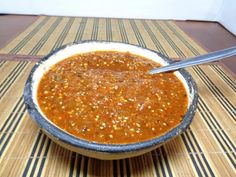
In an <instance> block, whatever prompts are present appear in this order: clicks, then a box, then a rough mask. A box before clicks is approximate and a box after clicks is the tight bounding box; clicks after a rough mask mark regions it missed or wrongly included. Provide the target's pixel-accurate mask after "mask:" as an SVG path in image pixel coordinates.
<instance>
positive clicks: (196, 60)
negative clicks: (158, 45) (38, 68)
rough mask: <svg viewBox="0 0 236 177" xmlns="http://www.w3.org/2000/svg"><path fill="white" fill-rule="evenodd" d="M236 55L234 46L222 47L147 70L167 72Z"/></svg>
mask: <svg viewBox="0 0 236 177" xmlns="http://www.w3.org/2000/svg"><path fill="white" fill-rule="evenodd" d="M234 55H236V46H234V47H231V48H227V49H223V50H218V51H216V52H211V53H208V54H205V55H199V56H196V57H193V58H189V59H186V60H182V61H179V62H175V63H172V64H170V65H166V66H162V67H159V68H154V69H152V70H150V71H149V73H150V74H156V73H161V72H167V71H173V70H177V69H180V68H185V67H189V66H194V65H199V64H204V63H208V62H212V61H218V60H221V59H224V58H227V57H231V56H234Z"/></svg>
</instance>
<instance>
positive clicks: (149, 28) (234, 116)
mask: <svg viewBox="0 0 236 177" xmlns="http://www.w3.org/2000/svg"><path fill="white" fill-rule="evenodd" d="M80 40H108V41H122V42H126V43H132V44H138V45H140V46H143V47H147V48H150V49H153V50H156V51H159V52H161V53H162V54H164V55H166V56H169V57H171V58H185V57H191V56H194V55H199V54H203V53H206V51H205V50H204V49H203V48H201V47H200V46H199V45H198V44H197V43H195V42H194V41H193V40H192V39H191V38H190V37H189V36H187V35H186V34H185V33H184V32H183V31H181V30H180V29H179V28H178V27H177V26H176V25H175V23H174V22H171V21H156V20H133V19H109V18H85V17H84V18H73V17H70V18H69V17H48V16H42V17H40V18H39V19H38V20H37V21H36V22H35V23H33V24H32V25H31V26H30V27H29V28H27V29H26V30H25V31H24V32H23V33H22V34H20V35H19V36H18V37H16V38H15V39H14V40H13V41H11V42H10V43H9V44H8V45H7V46H5V47H4V48H3V49H1V50H0V54H11V55H9V58H8V59H9V61H5V60H0V73H1V75H0V176H3V177H5V176H14V177H15V176H53V177H54V176H83V177H84V176H127V177H129V176H145V177H149V176H150V177H151V176H180V177H182V176H187V177H189V176H224V177H226V176H235V174H236V154H235V141H236V129H235V125H236V123H235V122H236V109H235V105H236V99H235V98H236V84H235V80H234V79H233V78H232V77H231V76H230V75H229V74H228V73H227V72H226V71H225V70H224V69H223V68H222V67H221V66H219V65H210V66H207V65H203V66H195V67H193V68H189V69H188V71H189V72H190V73H191V74H192V76H193V77H194V79H195V81H196V82H197V85H198V88H199V96H200V97H199V104H198V109H197V113H196V116H195V118H194V121H193V123H192V124H191V126H190V128H188V129H187V131H186V132H185V133H183V134H182V135H180V136H178V137H177V138H175V139H174V140H172V141H169V142H168V143H166V144H165V145H163V146H161V147H160V148H158V149H156V150H154V151H152V152H150V153H147V154H145V155H143V156H139V157H135V158H130V159H124V160H115V161H101V160H96V159H92V158H88V157H84V156H81V155H80V154H77V153H75V152H71V151H68V150H66V149H64V148H62V147H60V146H58V145H56V144H55V143H53V142H52V141H51V140H50V139H49V138H48V137H47V136H46V135H44V134H43V133H42V132H41V131H40V130H39V128H38V127H37V125H36V124H35V123H34V122H33V121H32V120H31V119H30V117H29V115H28V113H27V111H26V108H25V105H24V103H23V98H22V92H23V87H24V84H25V81H26V79H27V77H28V74H29V72H30V70H31V68H32V67H33V65H34V64H35V61H29V60H25V61H24V60H20V61H15V60H11V59H13V57H14V55H16V56H21V57H20V58H24V57H22V56H24V55H33V56H35V55H37V56H41V55H46V54H47V53H49V52H50V51H52V50H54V49H55V48H57V47H60V46H61V45H63V44H66V43H71V42H75V41H80ZM5 56H6V55H5ZM5 58H6V57H5ZM32 58H33V57H32ZM36 58H37V57H36Z"/></svg>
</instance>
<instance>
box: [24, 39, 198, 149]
mask: <svg viewBox="0 0 236 177" xmlns="http://www.w3.org/2000/svg"><path fill="white" fill-rule="evenodd" d="M84 43H107V44H110V43H113V44H124V45H132V46H134V47H137V48H141V49H144V50H149V51H151V52H154V53H155V54H156V55H158V56H159V57H161V58H162V59H163V60H164V61H165V62H166V63H167V64H170V63H172V62H174V61H173V60H171V59H169V58H167V57H165V56H164V55H162V54H160V53H158V52H156V51H155V50H151V49H148V48H145V47H141V46H138V45H134V44H129V43H123V42H112V41H103V40H96V41H93V40H84V41H79V42H74V43H70V44H66V45H63V46H62V47H59V48H57V49H55V50H54V51H52V52H50V53H49V54H48V55H46V56H45V57H43V58H42V59H41V60H40V61H38V62H37V63H36V64H35V65H34V67H33V68H32V70H31V72H30V74H29V76H28V79H27V81H26V84H25V88H24V92H23V97H24V102H25V105H26V108H27V110H28V112H29V115H30V117H31V118H32V119H33V120H34V121H36V123H37V124H38V125H39V126H40V128H41V129H43V130H44V131H46V132H47V133H49V134H50V135H51V136H53V137H54V138H56V139H57V140H60V141H62V142H64V143H66V144H69V145H71V146H74V147H76V148H82V149H85V150H91V151H96V152H104V153H122V152H132V151H137V150H143V149H147V148H151V147H153V146H158V145H160V144H162V143H164V142H166V141H167V140H170V139H172V138H174V137H175V136H177V135H178V134H180V133H182V132H183V131H185V130H186V129H187V128H188V127H189V125H190V124H191V122H192V120H193V117H194V115H195V112H196V107H197V102H198V90H197V85H196V83H195V81H194V80H193V78H192V76H191V75H190V74H189V73H188V72H187V71H186V70H185V69H180V70H179V71H178V72H179V73H180V74H181V75H182V76H183V78H184V79H185V82H186V84H187V87H188V89H189V93H191V94H193V98H192V102H191V104H190V105H189V107H188V110H187V112H186V114H185V116H184V117H183V120H182V122H181V123H180V124H179V125H178V126H176V127H175V128H173V129H171V130H169V131H168V132H166V133H164V134H162V135H161V136H158V137H156V138H153V139H150V140H146V141H141V142H137V143H129V144H102V143H96V142H91V141H87V140H84V139H80V138H78V137H75V136H74V135H71V134H69V133H68V132H66V131H64V130H62V129H60V128H58V127H57V126H56V125H55V124H53V123H52V122H51V121H49V120H47V119H45V118H44V116H43V115H41V113H40V112H39V110H38V109H37V106H36V104H35V102H34V100H33V90H32V85H33V82H32V80H33V75H34V72H35V71H36V70H37V68H38V67H39V66H40V65H41V64H42V63H43V62H44V61H46V60H48V59H49V58H50V57H51V56H53V55H55V54H56V53H57V52H59V51H61V50H63V49H65V48H67V47H70V46H73V45H79V44H84Z"/></svg>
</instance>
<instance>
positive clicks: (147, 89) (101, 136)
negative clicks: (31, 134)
mask: <svg viewBox="0 0 236 177" xmlns="http://www.w3.org/2000/svg"><path fill="white" fill-rule="evenodd" d="M158 66H160V65H159V64H158V63H156V62H154V61H152V60H150V59H147V58H144V57H141V56H138V55H134V54H131V53H128V52H126V53H122V52H116V51H97V52H90V53H85V54H79V55H76V56H72V57H70V58H67V59H65V60H63V61H61V62H59V63H57V64H55V65H54V66H52V68H51V69H50V70H49V71H48V72H47V73H45V74H44V76H43V77H42V79H41V81H40V83H39V86H38V92H37V100H38V103H39V106H40V108H41V110H42V112H43V113H44V114H45V115H46V116H47V117H48V119H49V120H51V121H52V122H53V123H55V124H56V125H57V126H58V127H60V128H62V129H64V130H65V131H67V132H69V133H70V134H73V135H75V136H77V137H79V138H81V139H84V140H89V141H94V142H98V143H109V144H125V143H134V142H140V141H145V140H149V139H152V138H155V137H158V136H160V135H162V134H164V133H165V132H167V131H168V130H170V129H172V128H174V127H176V126H177V125H178V124H180V122H181V121H182V119H183V116H184V114H185V113H186V111H187V105H188V98H187V93H186V90H185V88H184V85H183V83H182V82H181V81H180V80H179V79H178V78H177V77H176V76H175V75H174V74H173V73H163V74H154V75H150V74H148V73H147V71H148V70H150V69H152V68H155V67H158Z"/></svg>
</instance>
